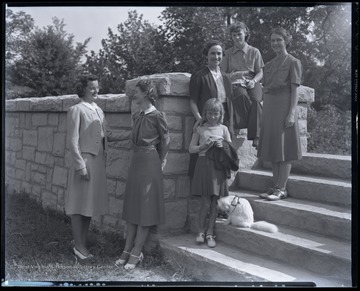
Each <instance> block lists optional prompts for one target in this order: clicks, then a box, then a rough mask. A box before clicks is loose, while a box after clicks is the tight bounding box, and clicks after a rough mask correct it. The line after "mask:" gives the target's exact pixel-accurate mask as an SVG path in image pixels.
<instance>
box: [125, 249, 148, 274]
mask: <svg viewBox="0 0 360 291" xmlns="http://www.w3.org/2000/svg"><path fill="white" fill-rule="evenodd" d="M130 256H131V257H134V258H137V259H138V261H137V262H136V263H135V264H129V263H127V264H126V265H125V266H124V268H125V270H133V269H135V267H136V265H137V264H140V263H141V262H142V260H143V259H144V255H143V253H142V252H141V253H140V256H135V255H133V254H130Z"/></svg>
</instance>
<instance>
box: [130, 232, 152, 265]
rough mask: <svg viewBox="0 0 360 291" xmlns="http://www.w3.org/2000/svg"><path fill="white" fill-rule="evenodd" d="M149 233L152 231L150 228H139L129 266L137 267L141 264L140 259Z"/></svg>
mask: <svg viewBox="0 0 360 291" xmlns="http://www.w3.org/2000/svg"><path fill="white" fill-rule="evenodd" d="M149 231H150V226H140V225H138V226H137V231H136V239H135V246H134V248H133V249H132V251H131V256H130V258H129V260H128V262H127V264H130V265H136V264H137V263H138V262H139V257H140V254H141V251H142V249H143V247H144V244H145V242H146V239H147V236H148V234H149ZM125 268H126V266H125Z"/></svg>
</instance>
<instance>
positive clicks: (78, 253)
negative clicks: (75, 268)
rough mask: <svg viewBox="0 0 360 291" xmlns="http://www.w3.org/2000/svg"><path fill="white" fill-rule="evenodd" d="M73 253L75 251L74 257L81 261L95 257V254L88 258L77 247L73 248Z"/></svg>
mask: <svg viewBox="0 0 360 291" xmlns="http://www.w3.org/2000/svg"><path fill="white" fill-rule="evenodd" d="M73 251H74V255H75V256H77V257H78V258H79V259H80V260H85V259H91V258H93V257H94V255H93V254H88V255H87V256H85V255H83V254H82V253H80V252H79V251H78V250H77V249H76V248H75V247H74V248H73Z"/></svg>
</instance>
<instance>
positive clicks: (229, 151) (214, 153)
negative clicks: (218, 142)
mask: <svg viewBox="0 0 360 291" xmlns="http://www.w3.org/2000/svg"><path fill="white" fill-rule="evenodd" d="M206 156H207V157H208V158H209V159H210V160H213V161H214V164H215V168H216V169H217V170H223V171H224V172H225V173H226V177H227V178H230V177H231V171H237V170H239V158H238V155H237V152H236V150H235V148H234V147H233V146H232V145H231V144H230V143H229V142H227V141H223V146H222V147H221V148H219V147H215V146H212V147H211V148H209V149H208V150H207V152H206Z"/></svg>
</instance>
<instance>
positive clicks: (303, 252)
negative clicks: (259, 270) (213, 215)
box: [216, 219, 351, 279]
mask: <svg viewBox="0 0 360 291" xmlns="http://www.w3.org/2000/svg"><path fill="white" fill-rule="evenodd" d="M278 228H279V231H278V232H277V233H267V232H263V231H258V230H253V229H249V228H240V227H236V226H233V225H225V219H218V220H217V222H216V235H217V236H216V239H217V241H218V242H219V243H220V242H224V243H227V244H230V245H232V246H234V247H237V248H240V249H242V250H246V251H249V252H252V253H256V254H257V255H259V256H264V257H267V258H270V259H275V260H280V261H283V262H285V263H287V264H290V265H293V266H297V267H300V268H303V269H306V270H308V271H311V272H315V273H317V274H322V275H326V276H330V277H333V278H337V279H350V274H351V242H350V241H344V240H340V239H329V238H328V237H325V236H322V235H318V234H314V233H310V232H306V231H300V230H295V229H292V228H289V227H285V226H280V225H279V226H278Z"/></svg>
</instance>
